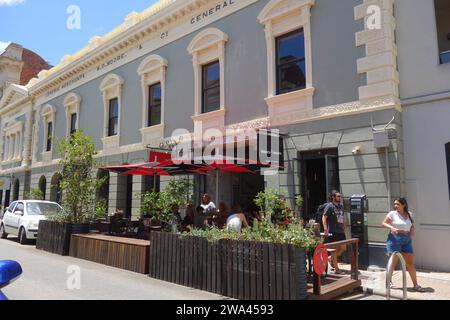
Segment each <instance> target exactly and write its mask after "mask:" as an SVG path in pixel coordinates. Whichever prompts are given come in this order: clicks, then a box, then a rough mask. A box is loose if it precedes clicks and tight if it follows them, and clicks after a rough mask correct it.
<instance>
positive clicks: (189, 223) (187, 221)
mask: <svg viewBox="0 0 450 320" xmlns="http://www.w3.org/2000/svg"><path fill="white" fill-rule="evenodd" d="M194 223H195V210H194V206H193V205H191V204H190V205H188V206H187V208H186V216H185V217H184V219H183V221H182V222H181V231H182V232H188V231H191V230H192V229H194Z"/></svg>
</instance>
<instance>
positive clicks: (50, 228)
mask: <svg viewBox="0 0 450 320" xmlns="http://www.w3.org/2000/svg"><path fill="white" fill-rule="evenodd" d="M79 226H80V225H76V227H75V228H74V225H73V224H69V223H64V224H60V223H57V222H52V221H47V220H41V221H40V222H39V231H38V236H37V241H36V249H39V250H44V251H47V252H50V253H55V254H59V255H61V256H68V255H69V250H70V237H71V235H72V234H73V233H74V229H75V231H78V232H80V230H82V229H85V228H87V230H89V228H88V227H85V228H80V227H79ZM88 232H89V231H88Z"/></svg>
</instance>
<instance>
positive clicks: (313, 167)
mask: <svg viewBox="0 0 450 320" xmlns="http://www.w3.org/2000/svg"><path fill="white" fill-rule="evenodd" d="M300 161H301V164H300V180H301V185H302V197H303V199H304V208H303V213H302V217H303V219H306V220H308V219H311V218H313V217H315V213H316V211H317V208H318V207H319V206H320V205H322V204H324V203H325V202H327V201H328V195H329V194H330V193H331V191H332V190H339V162H338V156H337V150H335V149H333V150H320V151H314V152H305V153H302V154H301V157H300Z"/></svg>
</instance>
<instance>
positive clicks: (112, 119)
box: [108, 98, 119, 137]
mask: <svg viewBox="0 0 450 320" xmlns="http://www.w3.org/2000/svg"><path fill="white" fill-rule="evenodd" d="M118 128H119V100H118V99H117V98H114V99H111V100H109V121H108V137H112V136H115V135H117V134H118Z"/></svg>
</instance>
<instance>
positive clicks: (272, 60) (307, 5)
mask: <svg viewBox="0 0 450 320" xmlns="http://www.w3.org/2000/svg"><path fill="white" fill-rule="evenodd" d="M314 4H315V0H271V1H270V2H269V3H268V4H267V5H266V6H265V7H264V9H263V10H262V11H261V13H260V14H259V16H258V20H259V22H260V23H261V24H263V25H264V26H265V29H264V31H265V35H266V46H267V72H268V77H267V78H268V83H267V98H266V102H267V105H268V107H269V117H270V119H271V123H272V124H273V125H280V124H287V123H278V122H277V121H276V118H279V117H278V116H279V115H280V114H285V113H291V112H292V106H291V105H290V103H287V104H286V103H285V102H286V101H292V100H299V101H300V103H301V105H303V106H304V108H303V109H302V111H301V112H300V113H298V114H297V115H295V114H293V117H292V120H293V121H296V120H298V118H301V117H302V114H303V113H304V112H305V111H307V110H309V109H312V108H313V95H314V91H315V90H314V87H313V76H312V75H313V72H312V49H311V7H312V6H313V5H314ZM298 29H303V33H304V37H305V65H306V88H305V89H300V90H297V91H293V92H289V93H284V94H280V95H277V86H276V84H277V76H276V38H277V37H279V36H282V35H284V34H287V33H289V32H292V31H295V30H298ZM293 98H294V99H293ZM301 113H302V114H301Z"/></svg>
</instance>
